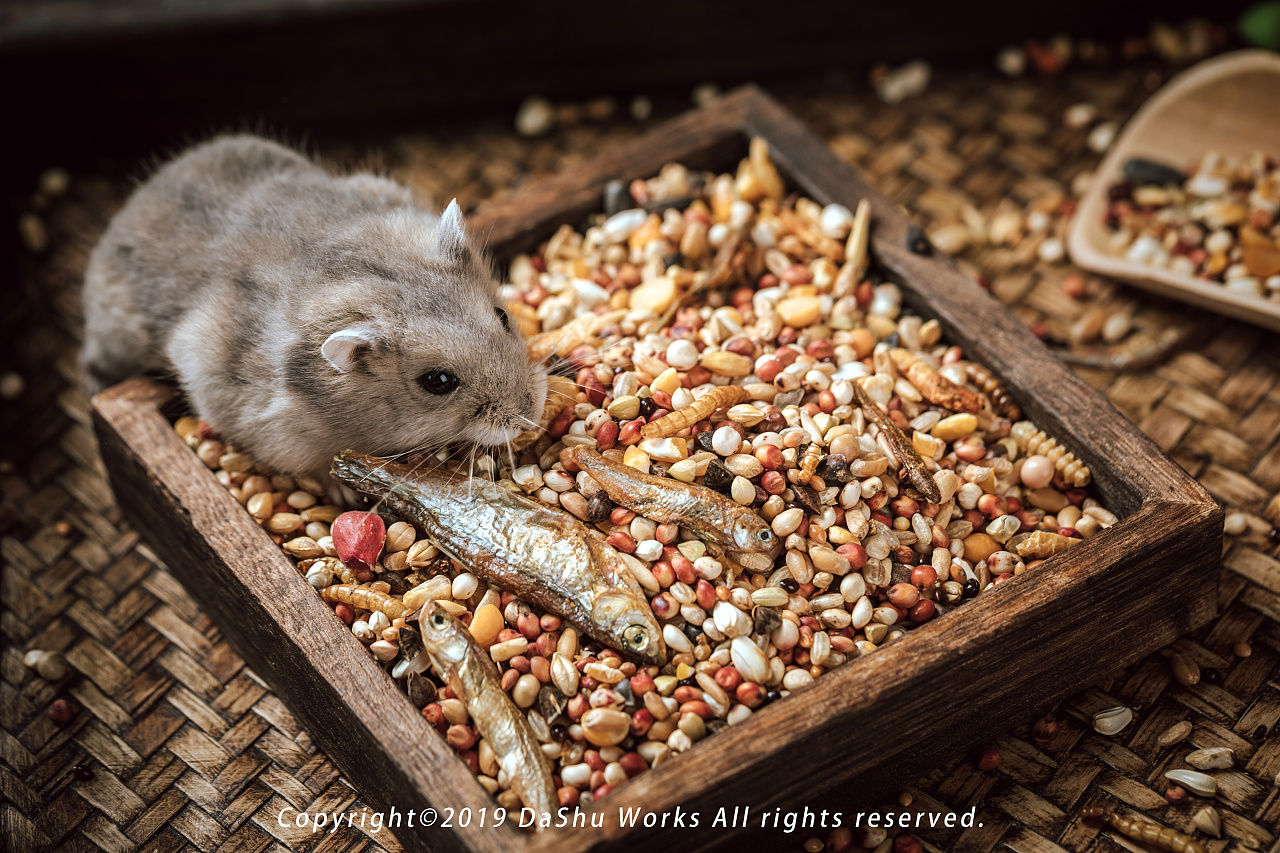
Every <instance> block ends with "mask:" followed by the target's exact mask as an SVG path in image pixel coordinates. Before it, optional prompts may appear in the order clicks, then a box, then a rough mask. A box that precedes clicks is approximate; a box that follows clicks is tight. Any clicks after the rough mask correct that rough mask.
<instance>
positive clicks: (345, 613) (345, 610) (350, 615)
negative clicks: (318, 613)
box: [333, 601, 356, 628]
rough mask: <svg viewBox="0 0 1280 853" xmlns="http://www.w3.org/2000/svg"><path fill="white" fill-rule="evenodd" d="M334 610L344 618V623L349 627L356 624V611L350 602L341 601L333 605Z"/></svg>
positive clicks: (339, 616)
mask: <svg viewBox="0 0 1280 853" xmlns="http://www.w3.org/2000/svg"><path fill="white" fill-rule="evenodd" d="M333 612H334V613H335V614H336V615H337V617H338V618H339V619H341V620H342V624H344V625H346V626H347V627H348V628H350V627H351V626H352V625H354V624H355V621H356V612H355V610H353V609H352V608H351V605H350V604H347V603H346V602H342V601H340V602H338V603H337V604H335V605H333Z"/></svg>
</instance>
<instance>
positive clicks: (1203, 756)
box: [1187, 746, 1236, 770]
mask: <svg viewBox="0 0 1280 853" xmlns="http://www.w3.org/2000/svg"><path fill="white" fill-rule="evenodd" d="M1235 760H1236V756H1235V753H1234V752H1232V751H1231V747H1229V746H1211V747H1208V748H1207V749H1197V750H1196V751H1195V752H1192V753H1190V754H1189V755H1188V756H1187V763H1188V764H1190V765H1191V766H1192V767H1194V768H1196V769H1197V770H1226V769H1227V768H1228V767H1230V766H1231V765H1232V764H1234V763H1235Z"/></svg>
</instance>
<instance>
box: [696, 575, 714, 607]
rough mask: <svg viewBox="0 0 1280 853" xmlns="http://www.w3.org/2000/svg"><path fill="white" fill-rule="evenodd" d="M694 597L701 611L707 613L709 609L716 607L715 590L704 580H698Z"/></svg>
mask: <svg viewBox="0 0 1280 853" xmlns="http://www.w3.org/2000/svg"><path fill="white" fill-rule="evenodd" d="M694 596H695V597H696V599H697V602H698V606H699V607H701V608H702V609H703V610H706V611H708V612H709V611H710V610H711V608H713V607H715V606H716V588H715V586H714V585H712V584H711V582H710V581H708V580H706V579H705V578H698V585H697V587H696V588H695V589H694Z"/></svg>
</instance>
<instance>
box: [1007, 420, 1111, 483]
mask: <svg viewBox="0 0 1280 853" xmlns="http://www.w3.org/2000/svg"><path fill="white" fill-rule="evenodd" d="M1009 434H1010V435H1012V436H1013V440H1014V441H1016V442H1018V449H1019V450H1021V451H1022V452H1023V453H1024V454H1026V455H1028V456H1031V455H1035V454H1039V455H1040V456H1045V457H1047V458H1048V459H1049V461H1051V462H1053V467H1054V468H1055V469H1056V470H1057V472H1058V473H1059V474H1061V475H1062V479H1064V480H1066V481H1067V484H1068V485H1071V486H1074V487H1075V488H1077V489H1080V488H1083V487H1085V486H1087V485H1089V481H1090V480H1092V479H1093V475H1092V474H1091V473H1089V469H1088V468H1087V467H1086V466H1085V464H1084V463H1083V462H1081V461H1080V460H1079V459H1076V457H1075V454H1074V453H1071V452H1070V451H1068V450H1067V449H1066V448H1065V447H1063V446H1062V445H1060V444H1058V442H1057V441H1056V440H1055V439H1052V438H1050V437H1049V436H1047V435H1045V434H1044V430H1042V429H1040V428H1039V427H1037V426H1036V425H1035V424H1033V423H1032V422H1031V421H1018V422H1017V423H1016V424H1014V425H1013V428H1012V429H1011V430H1010V431H1009Z"/></svg>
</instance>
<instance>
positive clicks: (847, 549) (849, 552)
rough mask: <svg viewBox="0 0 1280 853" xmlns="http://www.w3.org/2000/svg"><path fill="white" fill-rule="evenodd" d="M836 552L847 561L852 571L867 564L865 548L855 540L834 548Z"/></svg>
mask: <svg viewBox="0 0 1280 853" xmlns="http://www.w3.org/2000/svg"><path fill="white" fill-rule="evenodd" d="M836 553H837V554H839V555H840V556H842V557H844V558H846V559H847V560H848V561H849V566H850V568H851V569H852V570H853V571H855V572H856V571H858V570H860V569H861V568H862V567H863V566H865V565H866V564H867V549H866V548H863V547H862V546H861V545H860V544H858V543H857V542H848V543H846V544H844V545H841V546H840V547H839V548H837V549H836Z"/></svg>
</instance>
